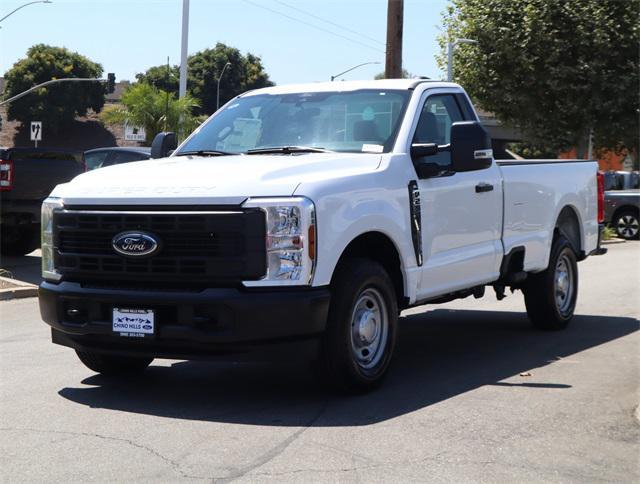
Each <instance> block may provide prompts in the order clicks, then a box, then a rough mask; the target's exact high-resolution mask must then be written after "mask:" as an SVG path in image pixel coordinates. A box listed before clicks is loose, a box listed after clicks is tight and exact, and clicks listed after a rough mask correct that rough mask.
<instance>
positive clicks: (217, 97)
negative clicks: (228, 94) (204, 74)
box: [216, 62, 231, 111]
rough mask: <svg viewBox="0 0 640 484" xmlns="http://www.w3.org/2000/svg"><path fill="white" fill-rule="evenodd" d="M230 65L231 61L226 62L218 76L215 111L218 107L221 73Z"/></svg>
mask: <svg viewBox="0 0 640 484" xmlns="http://www.w3.org/2000/svg"><path fill="white" fill-rule="evenodd" d="M230 65H231V62H227V63H226V64H225V65H224V67H223V68H222V71H220V75H219V76H218V90H217V92H216V111H217V110H218V109H220V79H222V74H224V71H225V69H226V68H227V66H230Z"/></svg>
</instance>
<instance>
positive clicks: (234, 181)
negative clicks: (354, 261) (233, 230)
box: [51, 153, 381, 205]
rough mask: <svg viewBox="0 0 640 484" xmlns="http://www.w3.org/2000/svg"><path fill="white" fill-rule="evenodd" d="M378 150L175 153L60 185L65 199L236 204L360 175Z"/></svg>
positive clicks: (72, 202) (370, 168) (103, 202)
mask: <svg viewBox="0 0 640 484" xmlns="http://www.w3.org/2000/svg"><path fill="white" fill-rule="evenodd" d="M380 160H381V155H380V154H372V153H304V154H294V155H280V154H276V155H250V156H249V155H236V156H218V157H202V156H173V157H169V158H163V159H158V160H145V161H139V162H135V163H126V164H122V165H116V166H111V167H108V168H101V169H98V170H93V171H90V172H88V173H85V174H83V175H80V176H78V177H76V178H74V179H73V180H72V181H71V182H69V183H65V184H62V185H58V186H57V187H56V188H55V189H54V191H53V193H52V194H51V196H55V197H60V198H62V199H63V200H64V203H65V204H67V205H106V204H117V205H123V204H131V205H145V204H154V205H155V204H168V205H178V204H192V203H193V204H208V205H238V204H240V203H242V202H243V201H244V200H246V199H247V198H249V197H266V196H290V195H292V194H293V193H294V191H295V190H296V187H297V186H298V185H299V184H300V183H303V182H310V181H320V180H326V179H330V178H338V177H345V176H350V175H358V174H363V173H366V172H372V171H374V170H376V168H377V167H378V166H379V164H380Z"/></svg>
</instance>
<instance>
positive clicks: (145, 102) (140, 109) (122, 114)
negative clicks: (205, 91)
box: [100, 82, 203, 144]
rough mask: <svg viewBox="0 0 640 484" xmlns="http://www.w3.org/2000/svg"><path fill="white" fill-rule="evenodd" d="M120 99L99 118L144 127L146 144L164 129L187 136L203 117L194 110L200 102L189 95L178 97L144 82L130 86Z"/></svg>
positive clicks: (114, 122) (109, 121)
mask: <svg viewBox="0 0 640 484" xmlns="http://www.w3.org/2000/svg"><path fill="white" fill-rule="evenodd" d="M121 103H122V104H121V105H114V106H110V107H107V108H105V109H104V110H103V112H102V113H101V115H100V118H101V119H102V121H103V122H104V123H106V124H111V125H113V124H120V123H123V122H126V123H128V124H130V125H133V126H141V127H144V129H145V132H146V142H147V144H150V143H151V142H152V141H153V138H154V137H155V135H156V134H158V133H159V132H161V131H174V132H176V133H180V134H181V135H182V137H183V138H184V137H186V136H188V135H189V133H191V132H192V131H193V130H194V129H195V128H197V127H198V125H199V124H200V123H201V122H202V121H203V118H202V117H199V116H195V115H194V114H193V109H195V108H198V107H199V104H198V102H197V101H196V100H195V99H194V98H193V97H191V96H190V95H188V94H187V95H186V96H185V97H183V98H182V99H177V98H176V97H175V95H174V94H171V93H168V92H165V91H161V90H160V89H157V88H156V87H154V86H151V85H150V84H147V83H144V82H138V83H136V84H133V85H132V86H130V87H129V88H128V89H127V90H126V91H125V92H124V93H123V95H122V100H121ZM181 120H182V121H181ZM180 128H182V129H180Z"/></svg>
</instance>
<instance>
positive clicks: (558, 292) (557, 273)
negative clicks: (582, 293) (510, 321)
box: [523, 235, 578, 330]
mask: <svg viewBox="0 0 640 484" xmlns="http://www.w3.org/2000/svg"><path fill="white" fill-rule="evenodd" d="M523 292H524V301H525V305H526V307H527V314H528V315H529V319H530V320H531V322H532V323H533V325H534V326H535V327H536V328H539V329H548V330H558V329H564V328H566V327H567V325H568V324H569V321H571V318H573V312H574V310H575V307H576V302H577V299H578V264H577V261H576V255H575V252H574V250H573V247H572V246H571V243H570V242H569V241H568V240H567V239H566V238H565V237H564V236H562V235H558V236H556V237H554V240H553V245H552V246H551V255H550V256H549V266H548V267H547V269H546V270H544V271H542V272H540V273H538V274H530V275H529V277H528V278H527V282H526V284H525V286H524V288H523Z"/></svg>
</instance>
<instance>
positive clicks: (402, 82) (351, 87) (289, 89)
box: [242, 79, 460, 97]
mask: <svg viewBox="0 0 640 484" xmlns="http://www.w3.org/2000/svg"><path fill="white" fill-rule="evenodd" d="M422 83H429V87H433V88H436V87H457V88H459V87H460V86H459V85H458V84H455V83H453V82H443V81H432V80H430V79H379V80H368V81H333V82H312V83H307V84H283V85H281V86H273V87H265V88H262V89H256V90H254V91H249V92H247V93H245V94H242V97H244V96H253V95H256V94H295V93H300V92H335V91H356V90H359V89H399V90H411V89H415V87H416V86H418V85H419V84H422Z"/></svg>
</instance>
